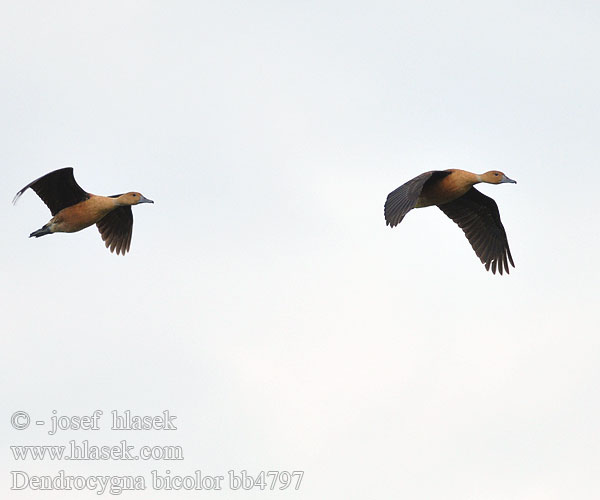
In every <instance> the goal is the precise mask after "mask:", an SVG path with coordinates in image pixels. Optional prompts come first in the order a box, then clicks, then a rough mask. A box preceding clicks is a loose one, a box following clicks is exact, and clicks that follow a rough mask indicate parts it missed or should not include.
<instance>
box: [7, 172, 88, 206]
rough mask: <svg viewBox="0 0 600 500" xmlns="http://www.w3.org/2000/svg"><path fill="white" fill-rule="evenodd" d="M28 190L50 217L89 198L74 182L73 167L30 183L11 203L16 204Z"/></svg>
mask: <svg viewBox="0 0 600 500" xmlns="http://www.w3.org/2000/svg"><path fill="white" fill-rule="evenodd" d="M29 188H31V189H33V190H34V191H35V192H36V194H37V195H38V196H39V197H40V198H41V199H42V201H43V202H44V203H45V204H46V206H47V207H48V208H49V209H50V212H52V215H56V214H57V213H58V212H60V211H61V210H62V209H63V208H67V207H70V206H72V205H76V204H77V203H79V202H81V201H85V200H87V199H88V198H89V197H90V195H89V194H88V193H86V192H85V191H84V190H83V189H82V188H81V186H80V185H79V184H77V182H76V181H75V177H73V167H66V168H61V169H59V170H55V171H54V172H50V173H49V174H46V175H43V176H42V177H40V178H39V179H36V180H35V181H33V182H30V183H29V184H27V186H25V187H24V188H23V189H21V190H20V191H19V192H18V193H17V194H16V195H15V197H14V199H13V203H16V202H17V200H18V199H19V197H20V196H21V195H22V194H23V193H24V192H25V191H27V189H29Z"/></svg>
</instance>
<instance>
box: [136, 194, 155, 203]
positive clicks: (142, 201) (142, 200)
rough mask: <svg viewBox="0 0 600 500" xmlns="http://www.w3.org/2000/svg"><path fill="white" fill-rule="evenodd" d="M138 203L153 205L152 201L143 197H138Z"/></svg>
mask: <svg viewBox="0 0 600 500" xmlns="http://www.w3.org/2000/svg"><path fill="white" fill-rule="evenodd" d="M138 203H154V202H153V201H152V200H149V199H148V198H146V197H145V196H144V195H140V201H138Z"/></svg>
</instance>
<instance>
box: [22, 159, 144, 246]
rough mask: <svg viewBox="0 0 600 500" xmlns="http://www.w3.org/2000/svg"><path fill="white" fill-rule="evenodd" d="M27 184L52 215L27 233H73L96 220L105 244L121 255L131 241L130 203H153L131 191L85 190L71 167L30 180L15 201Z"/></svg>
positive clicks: (33, 234)
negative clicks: (104, 192) (105, 193)
mask: <svg viewBox="0 0 600 500" xmlns="http://www.w3.org/2000/svg"><path fill="white" fill-rule="evenodd" d="M28 188H31V189H33V190H34V191H35V192H36V193H37V194H38V196H39V197H40V198H41V199H42V201H43V202H44V203H45V204H46V205H47V206H48V208H49V209H50V212H52V215H53V217H52V219H50V221H48V223H47V224H45V225H44V226H43V227H42V228H41V229H38V230H37V231H34V232H33V233H31V234H30V235H29V236H30V237H32V236H35V237H36V238H38V237H40V236H44V235H46V234H52V233H75V232H77V231H81V230H82V229H85V228H86V227H89V226H91V225H93V224H96V225H97V226H98V230H99V231H100V235H101V236H102V239H103V240H104V242H105V244H106V247H107V248H110V251H111V252H113V251H115V250H116V252H117V254H119V253H121V254H122V255H125V253H126V252H128V251H129V247H130V244H131V236H132V232H133V214H132V212H131V207H132V206H133V205H137V204H138V203H154V202H153V201H152V200H149V199H147V198H145V197H144V196H143V195H141V194H140V193H137V192H134V191H132V192H129V193H125V194H120V195H114V196H97V195H95V194H91V193H87V192H85V191H84V190H83V189H82V188H81V187H80V186H79V185H78V184H77V182H76V181H75V178H74V177H73V169H72V168H71V167H68V168H62V169H59V170H55V171H54V172H50V173H49V174H46V175H44V176H42V177H40V178H39V179H36V180H35V181H33V182H31V183H30V184H28V185H27V186H25V187H24V188H23V189H21V190H20V191H19V192H18V193H17V195H16V196H15V199H14V202H16V201H17V199H18V198H19V197H20V196H21V195H22V194H23V193H24V192H25V191H26V190H27V189H28Z"/></svg>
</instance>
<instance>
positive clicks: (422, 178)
mask: <svg viewBox="0 0 600 500" xmlns="http://www.w3.org/2000/svg"><path fill="white" fill-rule="evenodd" d="M449 174H450V172H445V171H443V170H432V171H430V172H425V173H424V174H421V175H418V176H417V177H415V178H414V179H411V180H410V181H408V182H405V183H404V184H402V186H400V187H399V188H397V189H395V190H394V191H392V192H391V193H390V194H388V197H387V199H386V201H385V206H384V216H385V223H386V225H388V226H390V227H394V226H397V225H398V224H400V222H402V219H404V216H405V215H406V214H407V213H408V212H410V211H411V210H412V209H413V208H415V205H416V204H417V200H418V198H419V196H420V195H421V191H422V190H423V186H425V184H427V183H428V182H435V181H438V180H440V179H443V178H444V177H446V176H447V175H449Z"/></svg>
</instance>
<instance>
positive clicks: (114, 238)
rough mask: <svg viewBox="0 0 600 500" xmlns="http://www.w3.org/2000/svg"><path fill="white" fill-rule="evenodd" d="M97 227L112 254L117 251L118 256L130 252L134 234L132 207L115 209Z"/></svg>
mask: <svg viewBox="0 0 600 500" xmlns="http://www.w3.org/2000/svg"><path fill="white" fill-rule="evenodd" d="M96 226H97V227H98V231H100V236H102V240H103V241H104V244H105V245H106V248H110V251H111V252H114V251H115V250H116V251H117V255H119V253H120V254H121V255H125V254H126V253H127V252H128V251H129V246H130V245H131V235H132V234H133V213H132V212H131V207H130V206H124V207H118V208H115V209H114V210H113V211H112V212H109V213H108V214H107V215H105V216H104V217H102V219H100V220H99V221H98V222H97V223H96Z"/></svg>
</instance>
